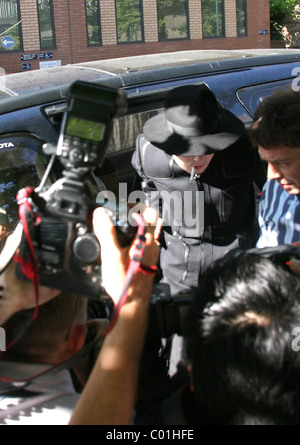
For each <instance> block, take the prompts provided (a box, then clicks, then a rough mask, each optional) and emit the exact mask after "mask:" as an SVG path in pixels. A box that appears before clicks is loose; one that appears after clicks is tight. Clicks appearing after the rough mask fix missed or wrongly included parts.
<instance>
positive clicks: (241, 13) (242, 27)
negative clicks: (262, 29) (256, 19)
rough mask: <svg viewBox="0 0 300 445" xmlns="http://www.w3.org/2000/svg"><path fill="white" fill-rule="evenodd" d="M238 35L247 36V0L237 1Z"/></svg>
mask: <svg viewBox="0 0 300 445" xmlns="http://www.w3.org/2000/svg"><path fill="white" fill-rule="evenodd" d="M236 23H237V35H238V36H246V35H247V0H236Z"/></svg>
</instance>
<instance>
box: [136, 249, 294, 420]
mask: <svg viewBox="0 0 300 445" xmlns="http://www.w3.org/2000/svg"><path fill="white" fill-rule="evenodd" d="M274 252H275V253H276V251H274ZM292 257H293V254H292V255H291V258H292ZM297 258H298V261H299V254H298V256H297ZM286 260H287V258H285V259H284V260H283V261H282V262H278V261H277V260H276V261H275V255H274V257H272V256H271V257H264V256H263V249H257V250H256V252H255V253H253V252H249V251H248V252H247V251H240V252H237V253H235V254H233V255H228V256H227V257H225V258H224V259H223V260H218V261H217V262H216V263H215V264H214V265H213V266H212V268H211V269H210V270H208V271H207V272H206V273H205V275H204V276H203V280H202V281H201V283H200V286H199V290H198V293H197V295H196V296H195V299H194V302H193V304H192V305H191V307H190V309H189V312H188V314H187V316H186V319H185V323H184V324H185V329H184V339H185V343H184V355H185V360H186V366H187V367H188V369H189V372H190V384H189V385H187V386H185V387H182V388H181V389H180V390H178V391H176V392H174V393H173V394H172V395H170V396H168V397H165V398H164V399H161V400H155V401H152V403H149V405H148V407H147V406H145V405H144V407H143V409H141V410H140V411H139V412H137V415H136V418H135V423H136V424H137V425H141V424H143V425H145V424H152V425H185V424H190V425H265V424H267V425H281V424H284V425H287V424H297V425H299V424H300V413H299V403H300V387H299V378H300V355H299V345H298V343H299V336H297V335H298V332H299V326H300V315H299V314H300V300H299V291H300V281H299V277H297V276H295V275H293V274H292V273H291V272H290V271H289V270H288V269H287V268H286V262H287V261H286ZM288 260H289V258H288ZM149 378H150V376H149Z"/></svg>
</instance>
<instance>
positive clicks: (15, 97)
mask: <svg viewBox="0 0 300 445" xmlns="http://www.w3.org/2000/svg"><path fill="white" fill-rule="evenodd" d="M299 75H300V50H292V49H278V50H244V51H241V50H239V51H182V52H178V53H167V54H156V55H148V56H136V57H128V58H123V59H111V60H102V61H97V62H87V63H82V64H75V65H67V66H62V67H57V68H49V69H43V70H39V71H34V72H30V73H19V74H11V75H8V76H2V77H0V116H1V117H0V150H1V152H2V153H3V150H4V151H5V149H6V146H5V144H7V143H9V142H12V140H13V141H14V142H13V143H14V145H15V146H16V144H17V145H18V146H19V147H20V148H22V147H24V146H26V145H27V144H28V143H29V144H31V143H32V139H33V138H35V139H36V140H38V141H39V143H40V144H43V143H44V142H51V143H53V144H56V143H57V140H58V134H59V129H60V125H61V119H62V115H63V112H64V110H65V109H66V94H67V91H68V88H69V86H70V84H72V83H73V82H74V81H76V80H84V81H89V82H95V83H97V84H101V83H103V84H107V85H111V86H113V87H117V88H121V89H122V90H123V91H125V92H126V95H127V98H128V110H127V112H126V114H125V116H122V117H119V118H117V119H115V122H114V131H113V138H112V141H111V143H110V144H109V146H108V147H107V153H106V158H107V159H108V160H109V161H110V163H111V164H112V165H113V166H114V168H115V171H116V174H117V175H118V180H119V181H120V182H126V183H127V184H128V186H129V188H131V186H132V183H133V179H134V172H133V170H132V167H131V162H130V160H131V155H132V151H133V149H134V147H135V140H136V136H137V135H138V134H139V133H140V132H141V129H142V127H143V123H144V122H145V121H146V120H147V119H148V118H149V117H150V116H152V115H153V114H154V113H157V112H159V111H160V109H161V108H162V107H163V102H164V97H165V94H166V92H167V91H168V90H170V89H171V88H174V87H176V86H179V85H186V84H195V83H201V82H205V83H206V84H207V85H208V86H209V87H210V88H211V89H212V91H213V92H214V93H215V95H216V96H217V98H218V99H219V101H220V102H221V104H222V105H223V106H224V107H226V108H228V109H229V110H231V111H232V112H233V113H234V114H235V115H236V116H238V117H239V118H241V119H242V120H243V121H244V122H245V124H246V126H247V125H249V124H250V123H251V120H252V116H253V113H254V110H255V109H256V106H257V105H258V103H259V102H260V101H261V100H262V99H263V98H264V97H265V96H267V95H268V94H270V93H271V92H272V91H273V90H275V89H282V88H290V87H291V86H292V87H294V88H296V89H299V88H300V78H299ZM16 141H17V142H16ZM1 158H3V155H2V156H1ZM16 162H17V161H14V163H16ZM107 165H108V163H107ZM8 167H9V166H8ZM1 169H2V171H3V164H2V163H1ZM104 173H105V172H104ZM2 177H3V174H2Z"/></svg>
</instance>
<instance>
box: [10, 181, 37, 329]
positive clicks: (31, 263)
mask: <svg viewBox="0 0 300 445" xmlns="http://www.w3.org/2000/svg"><path fill="white" fill-rule="evenodd" d="M33 194H34V189H33V187H26V188H23V189H21V190H20V191H19V192H18V194H17V201H18V205H19V216H20V222H21V224H22V226H23V231H24V235H25V237H26V241H27V244H28V248H29V249H28V256H27V258H24V257H23V255H22V256H21V255H15V257H14V259H15V261H16V262H18V263H19V264H20V266H21V271H22V273H23V274H24V275H25V276H26V277H27V278H28V279H29V280H31V281H32V284H33V287H34V294H35V310H34V313H33V317H32V319H33V320H34V319H35V318H36V317H37V314H38V306H39V285H40V277H39V268H38V262H37V258H36V254H35V250H34V246H33V242H32V235H31V228H33V227H35V226H36V225H37V224H40V222H41V218H40V216H39V215H38V214H37V213H36V212H35V211H34V209H33V206H32V195H33Z"/></svg>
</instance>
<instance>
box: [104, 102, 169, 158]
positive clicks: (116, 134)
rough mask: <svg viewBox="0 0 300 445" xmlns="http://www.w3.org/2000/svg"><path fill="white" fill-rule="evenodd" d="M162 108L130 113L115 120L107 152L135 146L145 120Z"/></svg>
mask: <svg viewBox="0 0 300 445" xmlns="http://www.w3.org/2000/svg"><path fill="white" fill-rule="evenodd" d="M161 111H162V109H155V110H150V111H144V112H141V113H134V114H128V115H126V116H122V117H120V118H118V119H115V120H114V126H113V134H112V137H111V141H110V143H109V146H108V149H107V153H114V152H118V151H123V150H128V149H132V148H134V147H135V143H136V138H137V136H138V135H139V134H140V133H142V131H143V126H144V124H145V122H146V121H147V120H148V119H150V118H151V117H153V116H155V115H156V114H157V113H159V112H161Z"/></svg>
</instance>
